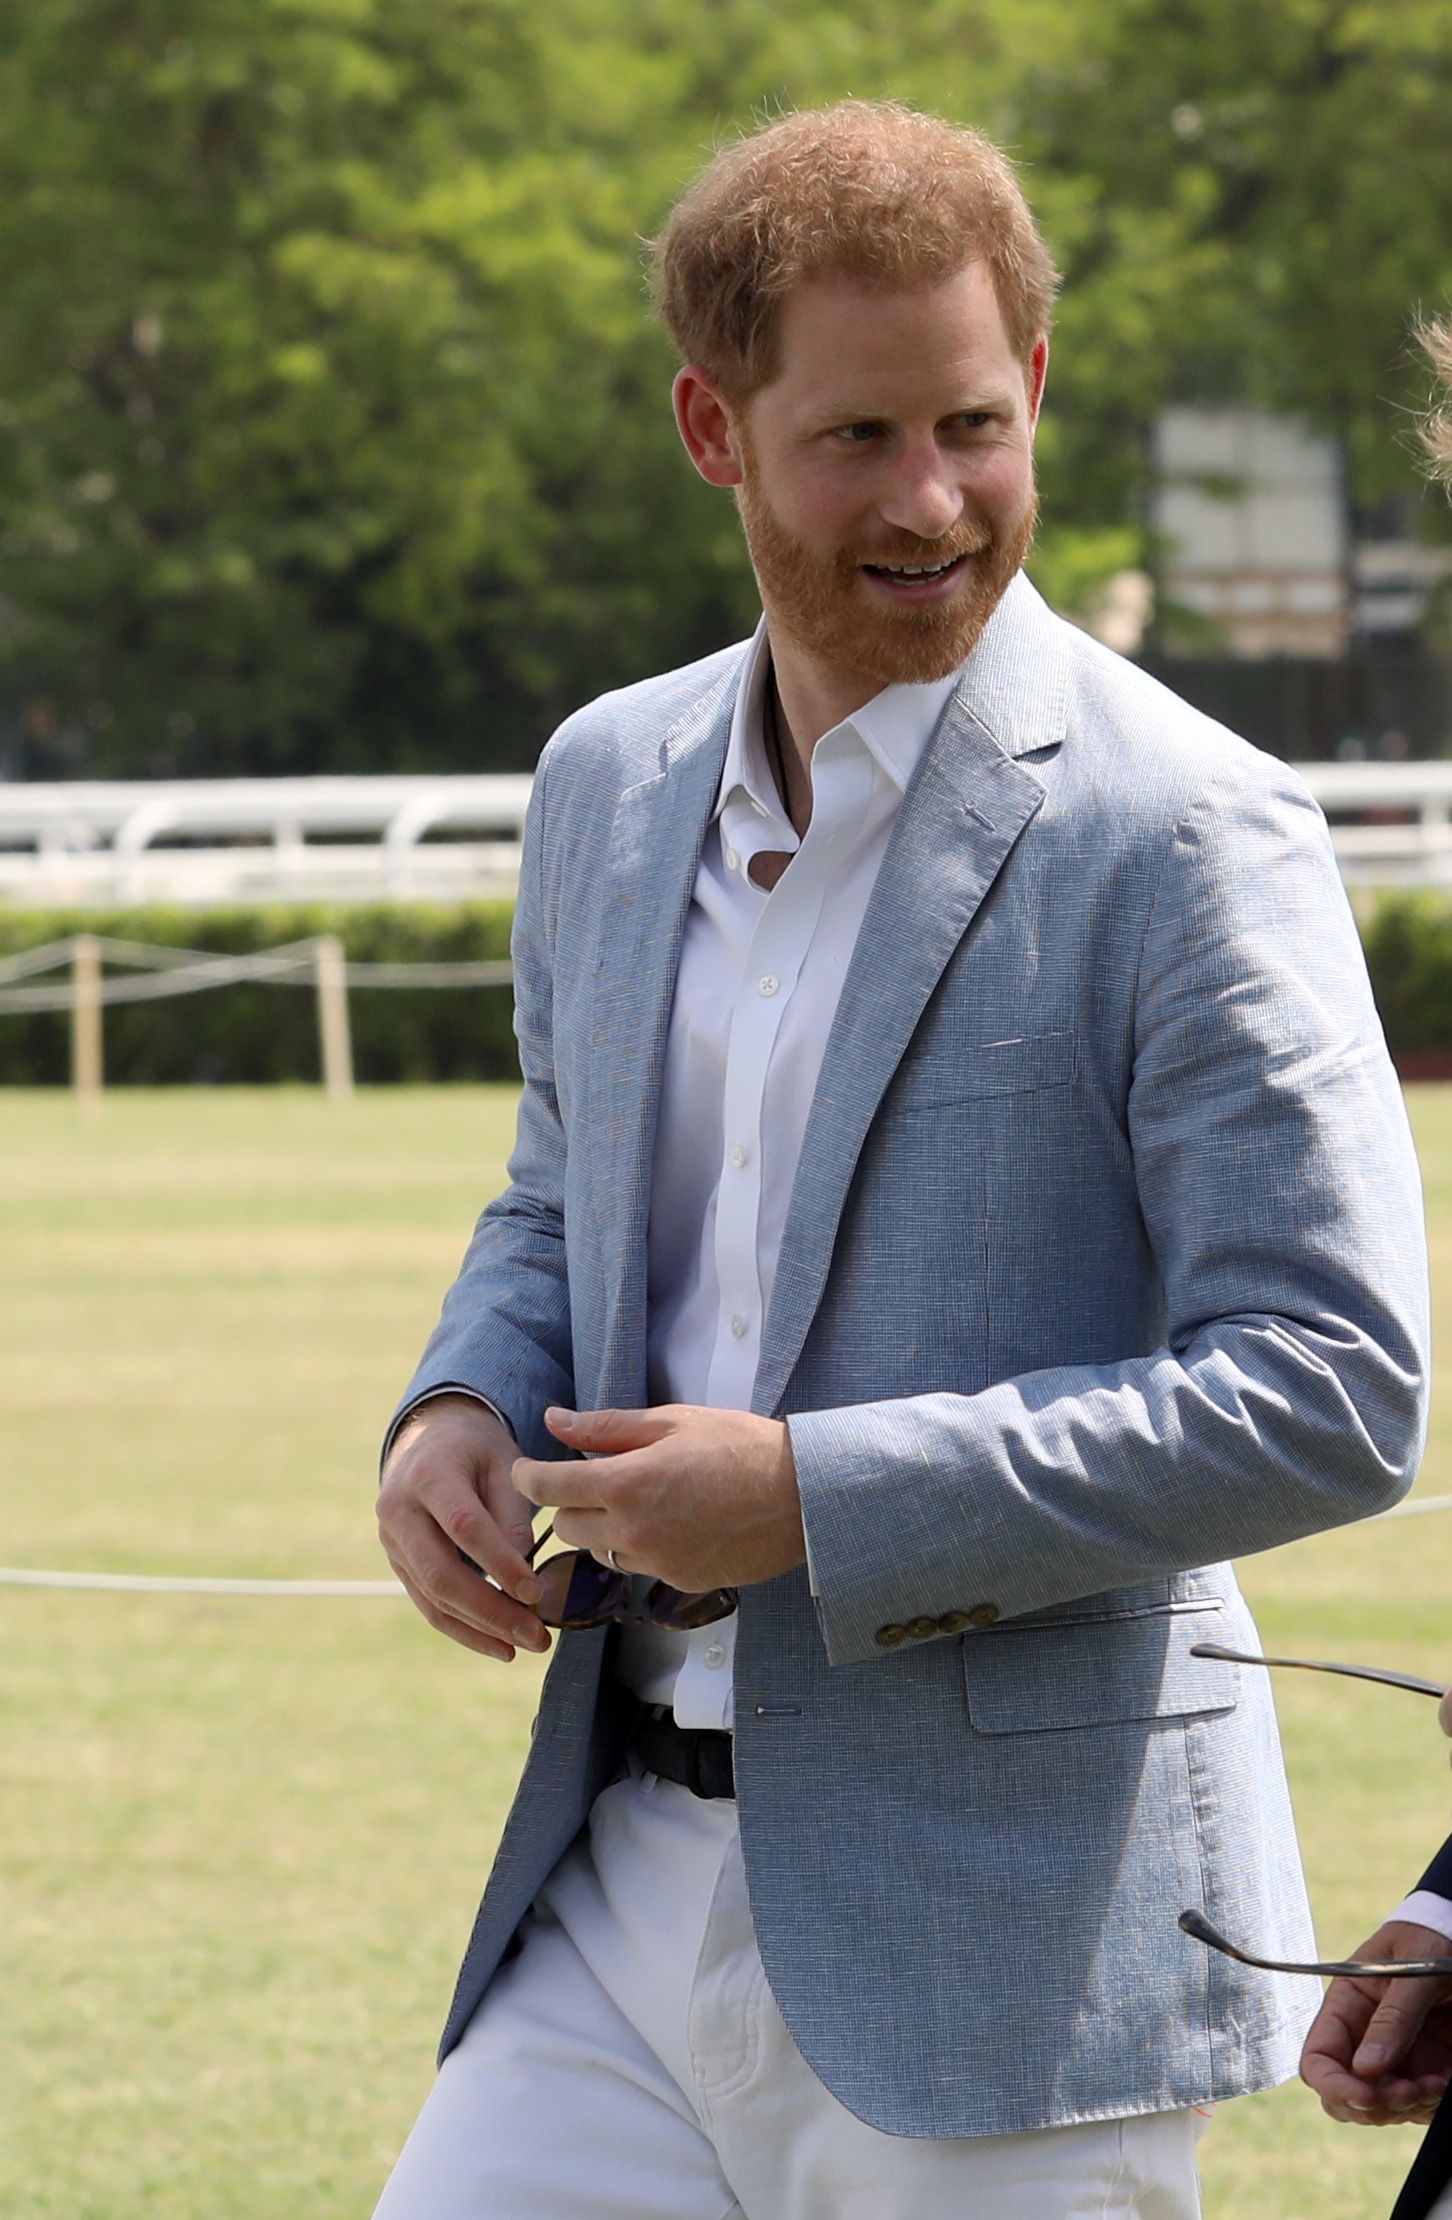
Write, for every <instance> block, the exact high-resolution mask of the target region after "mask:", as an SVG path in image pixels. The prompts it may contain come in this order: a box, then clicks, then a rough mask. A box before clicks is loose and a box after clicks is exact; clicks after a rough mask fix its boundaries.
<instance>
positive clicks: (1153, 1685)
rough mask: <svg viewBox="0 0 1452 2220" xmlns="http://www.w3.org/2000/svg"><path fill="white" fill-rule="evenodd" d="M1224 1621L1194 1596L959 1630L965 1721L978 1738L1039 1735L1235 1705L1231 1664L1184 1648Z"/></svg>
mask: <svg viewBox="0 0 1452 2220" xmlns="http://www.w3.org/2000/svg"><path fill="white" fill-rule="evenodd" d="M1224 1625H1225V1612H1224V1610H1223V1608H1222V1606H1221V1605H1220V1604H1218V1603H1215V1602H1209V1603H1199V1602H1192V1603H1168V1604H1156V1605H1152V1606H1150V1607H1149V1608H1148V1609H1146V1610H1142V1611H1128V1612H1113V1613H1108V1614H1106V1615H1104V1616H1103V1617H1099V1618H1092V1617H1086V1618H1083V1619H1066V1620H1062V1621H1060V1622H1058V1623H1056V1624H1054V1625H1051V1626H1043V1625H1039V1626H1031V1627H1029V1626H1026V1627H1014V1626H1013V1625H1012V1624H1011V1623H1010V1624H1008V1625H1005V1626H1001V1627H995V1628H994V1629H993V1631H992V1632H991V1633H984V1634H970V1635H966V1636H965V1637H964V1640H963V1678H964V1684H965V1687H966V1691H967V1697H968V1717H969V1719H970V1721H971V1723H972V1725H973V1726H974V1728H975V1729H976V1730H977V1732H978V1733H979V1734H1045V1733H1049V1732H1051V1731H1053V1730H1055V1729H1064V1728H1072V1727H1102V1726H1112V1725H1116V1724H1120V1723H1123V1722H1125V1721H1128V1720H1133V1719H1180V1718H1188V1717H1191V1716H1194V1715H1197V1714H1198V1715H1203V1714H1205V1713H1207V1712H1216V1711H1233V1710H1234V1709H1235V1706H1236V1703H1237V1701H1238V1683H1239V1674H1238V1673H1237V1671H1236V1669H1235V1667H1234V1666H1231V1665H1222V1664H1217V1663H1216V1661H1215V1660H1214V1659H1213V1658H1209V1657H1192V1656H1191V1654H1190V1652H1191V1649H1192V1648H1193V1647H1194V1645H1195V1644H1196V1643H1197V1642H1214V1641H1217V1640H1219V1639H1221V1637H1222V1634H1223V1629H1224Z"/></svg>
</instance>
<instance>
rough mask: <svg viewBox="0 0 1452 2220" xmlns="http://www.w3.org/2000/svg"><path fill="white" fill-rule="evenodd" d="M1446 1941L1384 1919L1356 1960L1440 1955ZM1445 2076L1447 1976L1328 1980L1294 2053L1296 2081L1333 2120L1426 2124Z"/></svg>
mask: <svg viewBox="0 0 1452 2220" xmlns="http://www.w3.org/2000/svg"><path fill="white" fill-rule="evenodd" d="M1449 1954H1452V1953H1449V1946H1448V1941H1447V1937H1446V1936H1445V1935H1439V1934H1438V1933H1437V1932H1436V1930H1435V1929H1434V1928H1431V1927H1416V1926H1413V1925H1412V1924H1411V1923H1410V1922H1409V1921H1407V1920H1400V1919H1394V1920H1389V1921H1388V1922H1387V1924H1386V1926H1385V1927H1379V1928H1378V1929H1377V1931H1376V1933H1375V1934H1374V1935H1371V1936H1368V1938H1367V1940H1366V1941H1365V1942H1364V1943H1363V1944H1362V1945H1361V1947H1360V1949H1359V1950H1356V1951H1353V1953H1352V1955H1353V1957H1357V1958H1445V1957H1447V1956H1448V1955H1449ZM1449 2075H1452V1976H1448V1977H1438V1976H1433V1975H1428V1976H1427V1977H1426V1978H1425V1979H1423V1980H1413V1981H1387V1980H1381V1981H1374V1980H1361V1979H1359V1978H1357V1977H1355V1976H1346V1975H1343V1976H1340V1977H1338V1978H1337V1979H1336V1980H1335V1981H1333V1982H1332V1983H1331V1986H1330V1988H1329V1989H1328V1990H1327V1991H1326V1994H1325V1997H1324V1999H1323V2000H1322V2004H1321V2009H1320V2011H1319V2012H1318V2013H1317V2014H1316V2017H1315V2019H1314V2020H1313V2022H1312V2023H1311V2032H1310V2034H1309V2035H1308V2036H1307V2037H1306V2047H1305V2049H1304V2050H1303V2051H1302V2053H1301V2079H1302V2080H1303V2081H1304V2082H1305V2084H1306V2086H1307V2087H1308V2088H1309V2089H1314V2090H1315V2092H1316V2094H1317V2096H1318V2097H1319V2098H1320V2099H1321V2103H1322V2106H1323V2107H1324V2109H1325V2110H1326V2111H1327V2112H1329V2113H1330V2115H1331V2117H1332V2119H1333V2120H1350V2121H1355V2122H1357V2123H1359V2124H1360V2125H1361V2126H1362V2127H1390V2126H1392V2125H1394V2124H1395V2123H1396V2122H1398V2121H1404V2120H1430V2119H1431V2117H1432V2114H1433V2113H1434V2112H1435V2110H1436V2109H1437V2103H1438V2100H1439V2098H1440V2097H1441V2095H1442V2091H1443V2090H1444V2089H1445V2088H1446V2086H1447V2082H1448V2078H1449Z"/></svg>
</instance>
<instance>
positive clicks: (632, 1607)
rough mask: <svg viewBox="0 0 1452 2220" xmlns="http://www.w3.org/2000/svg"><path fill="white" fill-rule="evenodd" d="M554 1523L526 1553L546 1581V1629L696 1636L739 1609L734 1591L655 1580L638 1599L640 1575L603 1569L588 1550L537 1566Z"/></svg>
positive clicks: (541, 1606) (542, 1610)
mask: <svg viewBox="0 0 1452 2220" xmlns="http://www.w3.org/2000/svg"><path fill="white" fill-rule="evenodd" d="M554 1530H555V1529H554V1522H553V1521H551V1522H550V1524H549V1525H548V1526H547V1527H546V1528H545V1530H544V1532H543V1533H542V1534H541V1535H539V1536H538V1538H537V1539H536V1540H535V1542H534V1543H533V1544H532V1545H531V1547H530V1548H529V1549H528V1550H527V1551H526V1552H525V1556H526V1561H527V1562H528V1563H529V1564H531V1565H534V1570H535V1576H536V1578H537V1579H538V1581H539V1583H540V1591H541V1592H540V1598H539V1601H538V1603H537V1604H536V1605H535V1606H534V1608H535V1610H536V1611H537V1612H538V1613H539V1616H540V1617H541V1618H542V1619H543V1620H544V1623H545V1625H546V1626H555V1627H564V1628H567V1629H578V1628H581V1627H593V1626H658V1627H661V1628H663V1629H665V1630H666V1631H667V1632H669V1633H673V1634H690V1633H693V1632H694V1631H695V1629H696V1628H697V1627H698V1626H710V1625H711V1624H712V1622H713V1621H714V1620H716V1619H724V1618H727V1617H729V1615H730V1614H731V1612H733V1611H734V1610H735V1609H736V1590H735V1589H734V1588H705V1589H702V1590H700V1591H694V1590H686V1589H681V1588H672V1587H671V1586H670V1584H669V1582H668V1581H664V1580H653V1581H652V1582H651V1584H650V1586H649V1587H648V1588H647V1589H646V1591H645V1594H644V1595H643V1596H642V1597H640V1599H639V1600H638V1601H637V1600H636V1598H635V1589H634V1578H635V1576H634V1574H632V1573H620V1572H615V1571H613V1570H612V1568H611V1567H610V1566H609V1565H602V1564H601V1563H600V1560H599V1559H598V1558H597V1557H592V1556H591V1555H590V1552H589V1550H588V1549H566V1550H562V1551H561V1552H560V1554H559V1555H558V1556H557V1557H547V1558H546V1559H545V1561H544V1563H543V1564H542V1565H535V1564H534V1561H535V1557H536V1554H537V1553H538V1552H539V1551H540V1550H541V1549H543V1547H544V1545H545V1543H546V1542H547V1541H548V1540H549V1538H550V1536H551V1535H552V1534H553V1533H554Z"/></svg>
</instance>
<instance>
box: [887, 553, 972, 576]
mask: <svg viewBox="0 0 1452 2220" xmlns="http://www.w3.org/2000/svg"><path fill="white" fill-rule="evenodd" d="M957 560H958V558H957V556H956V555H952V556H950V557H949V559H948V561H947V562H946V563H934V564H933V565H932V567H931V568H930V569H924V568H919V569H916V570H914V569H912V568H911V567H910V566H909V565H908V564H907V563H879V564H878V565H877V568H878V569H879V570H885V571H886V572H887V575H888V577H889V578H941V577H942V575H943V572H944V571H945V570H951V569H952V568H953V565H954V563H956V562H957Z"/></svg>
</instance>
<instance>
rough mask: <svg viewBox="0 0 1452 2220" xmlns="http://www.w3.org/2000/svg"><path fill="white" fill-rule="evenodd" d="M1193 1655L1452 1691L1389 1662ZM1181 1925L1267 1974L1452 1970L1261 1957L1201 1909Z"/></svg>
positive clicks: (1447, 1965)
mask: <svg viewBox="0 0 1452 2220" xmlns="http://www.w3.org/2000/svg"><path fill="white" fill-rule="evenodd" d="M1190 1655H1191V1656H1192V1657H1213V1658H1217V1659H1218V1660H1219V1661H1220V1662H1221V1663H1222V1664H1225V1665H1275V1666H1286V1667H1289V1668H1290V1669H1291V1670H1292V1671H1295V1672H1300V1673H1340V1674H1343V1675H1344V1676H1345V1678H1346V1679H1348V1680H1374V1681H1379V1682H1381V1684H1382V1685H1383V1686H1384V1687H1386V1688H1407V1689H1410V1690H1411V1692H1412V1693H1413V1695H1417V1696H1435V1697H1437V1698H1438V1699H1439V1700H1440V1699H1441V1698H1442V1697H1443V1696H1445V1695H1446V1693H1447V1690H1446V1688H1445V1686H1444V1685H1443V1683H1442V1682H1441V1681H1437V1680H1424V1679H1423V1678H1422V1676H1421V1675H1420V1674H1419V1673H1395V1672H1392V1671H1391V1670H1390V1668H1389V1667H1387V1666H1384V1665H1333V1664H1329V1663H1327V1662H1325V1661H1324V1660H1321V1659H1315V1658H1309V1657H1261V1656H1258V1655H1256V1654H1255V1653H1254V1652H1251V1651H1246V1650H1230V1649H1226V1648H1225V1647H1224V1645H1223V1644H1222V1643H1219V1642H1195V1643H1193V1644H1192V1645H1191V1649H1190ZM1179 1925H1180V1927H1181V1928H1182V1929H1183V1931H1184V1932H1185V1934H1187V1935H1193V1937H1194V1939H1195V1941H1196V1942H1202V1943H1204V1944H1206V1945H1207V1947H1208V1948H1209V1949H1211V1950H1220V1951H1223V1952H1224V1954H1225V1956H1226V1957H1227V1958H1234V1959H1236V1960H1237V1961H1238V1962H1239V1963H1240V1964H1241V1965H1243V1966H1258V1967H1259V1968H1260V1969H1261V1971H1262V1972H1264V1973H1323V1974H1330V1975H1332V1976H1335V1975H1337V1974H1346V1975H1350V1976H1352V1977H1353V1978H1355V1977H1356V1976H1357V1975H1360V1976H1361V1977H1362V1978H1363V1979H1368V1978H1370V1979H1374V1980H1384V1981H1412V1980H1417V1979H1420V1978H1421V1977H1423V1976H1424V1975H1426V1974H1449V1973H1452V1956H1449V1957H1445V1958H1394V1959H1372V1958H1317V1959H1311V1960H1298V1959H1291V1958H1261V1957H1258V1956H1257V1955H1256V1953H1255V1952H1254V1951H1252V1950H1242V1949H1241V1948H1240V1946H1239V1944H1238V1943H1233V1942H1230V1941H1229V1940H1228V1939H1227V1938H1226V1937H1225V1936H1224V1935H1222V1934H1221V1933H1220V1930H1219V1929H1218V1928H1217V1927H1213V1926H1212V1925H1211V1924H1210V1921H1209V1920H1208V1919H1207V1918H1206V1917H1205V1914H1204V1913H1203V1912H1201V1911H1196V1910H1194V1909H1191V1910H1188V1911H1183V1912H1181V1914H1180V1918H1179Z"/></svg>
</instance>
